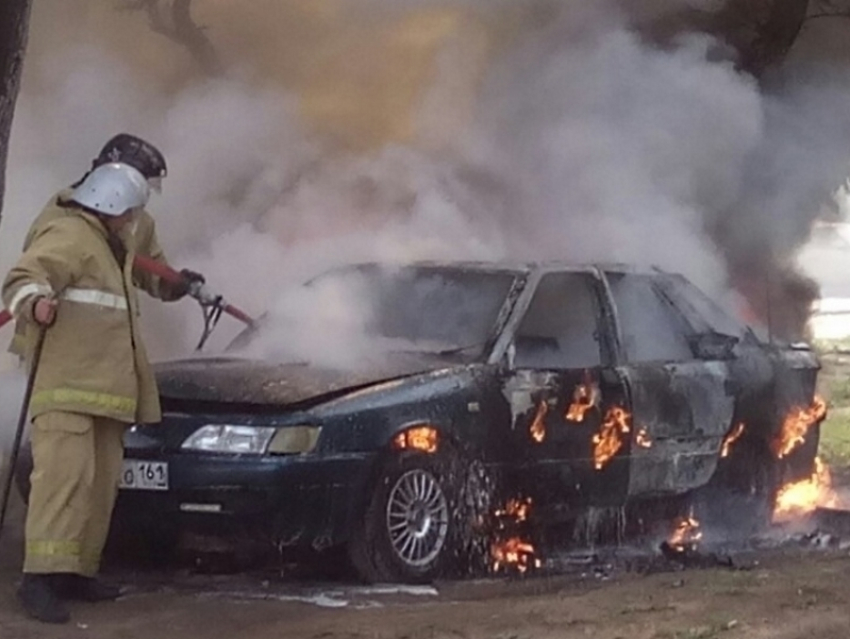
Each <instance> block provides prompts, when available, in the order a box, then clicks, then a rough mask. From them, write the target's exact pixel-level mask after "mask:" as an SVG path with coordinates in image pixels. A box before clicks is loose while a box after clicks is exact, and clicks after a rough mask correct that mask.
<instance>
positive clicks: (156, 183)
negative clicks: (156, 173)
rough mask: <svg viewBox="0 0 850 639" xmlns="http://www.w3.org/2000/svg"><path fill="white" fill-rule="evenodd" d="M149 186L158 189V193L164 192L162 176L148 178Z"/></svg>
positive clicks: (153, 189)
mask: <svg viewBox="0 0 850 639" xmlns="http://www.w3.org/2000/svg"><path fill="white" fill-rule="evenodd" d="M148 186H149V187H151V190H152V191H156V192H157V193H162V178H161V177H153V178H149V179H148Z"/></svg>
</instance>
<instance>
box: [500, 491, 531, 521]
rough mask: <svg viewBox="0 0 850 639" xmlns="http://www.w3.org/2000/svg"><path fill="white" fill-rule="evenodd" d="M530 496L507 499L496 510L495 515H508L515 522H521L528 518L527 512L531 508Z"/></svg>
mask: <svg viewBox="0 0 850 639" xmlns="http://www.w3.org/2000/svg"><path fill="white" fill-rule="evenodd" d="M531 503H532V502H531V497H526V498H525V499H509V500H508V503H507V504H505V507H504V508H501V509H499V510H497V511H496V513H495V514H496V517H510V518H511V519H513V521H514V522H516V523H521V522H523V521H526V520H527V519H528V513H529V511H530V510H531Z"/></svg>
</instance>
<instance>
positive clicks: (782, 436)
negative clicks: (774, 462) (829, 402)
mask: <svg viewBox="0 0 850 639" xmlns="http://www.w3.org/2000/svg"><path fill="white" fill-rule="evenodd" d="M825 416H826V402H824V401H823V399H821V398H820V397H817V396H815V398H814V400H813V401H812V405H811V406H809V407H808V408H802V407H800V406H795V407H793V408H792V409H791V410H790V411H789V412H788V414H787V415H786V416H785V420H784V421H783V422H782V430H781V431H780V432H779V436H778V437H777V438H776V440H775V441H774V442H773V452H774V454H775V455H776V456H777V457H778V458H779V459H782V458H783V457H787V456H788V455H790V454H791V453H792V452H794V451H795V450H796V449H797V448H799V447H800V446H801V445H802V444H803V443H804V442H805V441H806V434H807V433H808V431H809V428H811V427H812V425H813V424H816V423H818V422H820V421H821V420H822V419H823V418H824V417H825Z"/></svg>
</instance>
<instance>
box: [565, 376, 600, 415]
mask: <svg viewBox="0 0 850 639" xmlns="http://www.w3.org/2000/svg"><path fill="white" fill-rule="evenodd" d="M597 404H599V388H598V387H596V386H595V385H593V384H591V383H586V384H579V385H578V386H576V388H575V390H574V391H573V403H572V404H570V407H569V408H568V409H567V414H566V415H564V419H566V420H567V421H571V422H577V423H579V424H580V423H581V422H583V421H584V418H585V416H586V415H587V413H588V411H590V410H591V409H592V408H594V407H596V405H597Z"/></svg>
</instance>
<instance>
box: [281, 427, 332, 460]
mask: <svg viewBox="0 0 850 639" xmlns="http://www.w3.org/2000/svg"><path fill="white" fill-rule="evenodd" d="M321 432H322V427H321V426H284V427H283V428H278V429H277V433H275V436H274V438H273V439H272V441H271V444H269V452H270V453H272V454H277V455H297V454H300V453H309V452H311V451H312V450H313V449H314V448H315V447H316V444H317V443H318V441H319V435H320V434H321Z"/></svg>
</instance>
